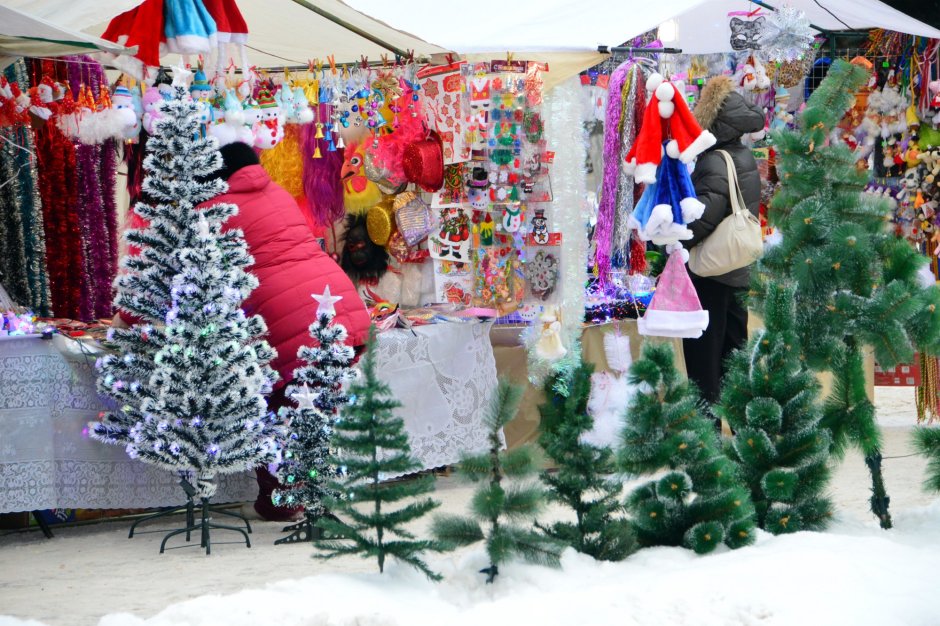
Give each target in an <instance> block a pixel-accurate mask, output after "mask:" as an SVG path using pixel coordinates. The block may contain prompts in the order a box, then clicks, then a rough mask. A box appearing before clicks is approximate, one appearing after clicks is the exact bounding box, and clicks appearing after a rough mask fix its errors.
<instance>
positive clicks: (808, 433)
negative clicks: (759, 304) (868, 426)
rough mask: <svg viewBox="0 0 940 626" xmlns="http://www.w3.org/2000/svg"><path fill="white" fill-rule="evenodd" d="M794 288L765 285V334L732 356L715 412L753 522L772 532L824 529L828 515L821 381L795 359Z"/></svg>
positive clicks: (827, 441)
mask: <svg viewBox="0 0 940 626" xmlns="http://www.w3.org/2000/svg"><path fill="white" fill-rule="evenodd" d="M794 315H795V314H794V310H793V289H792V288H788V287H785V286H783V285H777V284H773V285H768V287H767V293H766V296H765V299H764V316H765V317H764V323H765V324H766V328H765V329H764V330H761V331H759V332H757V333H756V334H755V335H754V336H753V337H752V338H751V340H750V341H749V342H748V344H747V347H746V348H745V349H743V350H738V351H736V352H734V353H733V354H732V356H731V359H730V362H729V366H728V371H727V373H726V374H725V377H724V381H723V383H722V391H721V401H720V402H719V404H718V405H717V406H716V407H715V411H716V412H717V413H718V414H719V415H720V416H721V417H723V418H724V419H726V420H727V421H728V424H729V425H730V426H731V429H732V431H733V432H734V433H735V435H734V438H733V440H732V444H731V446H729V450H728V452H729V455H730V456H731V458H732V459H734V460H735V461H736V462H737V464H738V467H739V468H740V470H741V475H742V477H743V478H744V482H745V483H746V484H747V486H748V488H749V489H750V490H751V499H752V500H753V502H754V508H755V510H756V511H757V524H758V525H759V526H760V527H761V528H763V529H765V530H768V531H770V532H772V533H774V534H782V533H792V532H797V531H800V530H821V529H823V528H825V527H826V524H827V523H828V522H829V519H830V516H831V514H832V503H831V502H830V501H829V499H828V498H827V497H826V496H825V494H824V491H825V489H826V486H827V484H828V482H829V464H828V462H829V447H830V444H831V442H832V439H831V436H830V434H829V431H828V430H827V429H825V428H823V427H821V426H820V424H819V423H820V420H821V419H822V411H821V410H820V407H819V406H818V404H817V400H818V396H819V383H818V382H817V380H816V377H815V375H813V373H812V372H811V371H809V370H808V369H807V368H806V365H805V364H804V363H803V361H801V360H800V350H799V340H798V338H797V334H796V331H795V329H794V327H793V322H794Z"/></svg>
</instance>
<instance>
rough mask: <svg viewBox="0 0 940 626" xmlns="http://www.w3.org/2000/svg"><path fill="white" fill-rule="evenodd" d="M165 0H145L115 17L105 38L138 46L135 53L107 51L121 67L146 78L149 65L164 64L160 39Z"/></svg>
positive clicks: (136, 76) (108, 57) (103, 37)
mask: <svg viewBox="0 0 940 626" xmlns="http://www.w3.org/2000/svg"><path fill="white" fill-rule="evenodd" d="M163 24H164V18H163V0H145V1H144V2H143V3H142V4H139V5H138V6H136V7H134V8H133V9H130V10H128V11H125V12H124V13H121V14H120V15H118V16H117V17H115V18H114V19H112V20H111V22H110V23H109V24H108V27H107V29H105V31H104V33H102V35H101V38H102V39H107V40H108V41H113V42H115V43H118V44H121V45H123V46H126V47H128V48H131V47H134V46H137V52H136V53H135V54H134V56H126V55H120V56H116V55H112V54H105V55H104V56H105V57H106V58H107V59H109V60H110V61H111V63H112V64H113V65H114V66H115V67H117V68H118V69H120V70H123V71H124V72H126V73H127V74H130V75H131V76H133V77H135V78H137V79H143V78H144V74H145V68H148V67H149V68H153V69H154V71H153V74H155V72H156V68H158V67H160V40H161V39H162V38H163Z"/></svg>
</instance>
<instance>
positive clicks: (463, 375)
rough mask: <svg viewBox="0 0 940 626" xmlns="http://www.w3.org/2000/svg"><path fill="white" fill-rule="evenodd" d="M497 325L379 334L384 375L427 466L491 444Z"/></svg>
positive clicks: (447, 326) (418, 454)
mask: <svg viewBox="0 0 940 626" xmlns="http://www.w3.org/2000/svg"><path fill="white" fill-rule="evenodd" d="M491 326H492V324H491V323H452V324H431V325H428V326H419V327H416V328H415V329H414V332H412V331H411V330H404V329H395V330H389V331H386V332H383V333H381V334H380V335H379V336H378V347H377V355H376V363H377V365H378V372H379V376H380V377H381V378H382V380H384V381H385V382H386V383H388V386H389V387H391V389H392V393H393V394H394V395H395V397H396V399H397V400H398V401H399V402H401V403H402V407H401V408H400V409H398V415H399V416H400V417H401V418H402V419H403V420H404V422H405V430H407V431H408V439H409V441H410V443H411V452H412V455H413V456H414V457H415V458H417V459H418V460H419V461H420V462H421V464H422V466H423V467H424V468H425V469H431V468H435V467H441V466H443V465H450V464H452V463H455V462H457V461H458V460H460V453H461V452H464V451H467V452H479V451H481V450H484V449H485V448H486V446H487V431H486V427H485V426H484V425H483V417H484V413H485V410H486V408H487V405H488V404H489V402H490V398H491V397H492V394H493V391H494V390H495V389H496V359H495V358H494V357H493V346H492V344H491V343H490V328H491Z"/></svg>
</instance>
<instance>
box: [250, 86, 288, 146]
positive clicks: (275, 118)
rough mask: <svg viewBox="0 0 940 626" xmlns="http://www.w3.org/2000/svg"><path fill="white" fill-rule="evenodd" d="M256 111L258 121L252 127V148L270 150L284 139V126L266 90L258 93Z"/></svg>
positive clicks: (275, 103) (272, 99) (276, 107)
mask: <svg viewBox="0 0 940 626" xmlns="http://www.w3.org/2000/svg"><path fill="white" fill-rule="evenodd" d="M258 111H259V113H258V120H257V121H256V122H254V124H253V126H252V134H253V135H254V146H255V148H259V149H261V150H270V149H271V148H273V147H274V146H276V145H277V144H279V143H280V142H281V140H282V139H283V138H284V126H283V119H282V117H281V109H280V107H279V106H278V104H277V101H275V99H274V98H273V97H272V96H271V92H270V91H268V90H267V89H262V90H261V91H260V92H259V93H258Z"/></svg>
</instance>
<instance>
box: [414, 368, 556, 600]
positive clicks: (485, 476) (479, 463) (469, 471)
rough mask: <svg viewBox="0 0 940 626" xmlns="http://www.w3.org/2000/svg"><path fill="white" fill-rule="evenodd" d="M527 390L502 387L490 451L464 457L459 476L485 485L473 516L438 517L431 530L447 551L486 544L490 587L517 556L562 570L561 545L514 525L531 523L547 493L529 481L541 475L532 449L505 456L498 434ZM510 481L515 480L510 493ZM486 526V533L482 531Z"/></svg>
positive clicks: (492, 412) (491, 421)
mask: <svg viewBox="0 0 940 626" xmlns="http://www.w3.org/2000/svg"><path fill="white" fill-rule="evenodd" d="M522 392H523V387H522V386H519V385H511V384H509V383H508V382H506V381H504V380H503V381H500V383H499V386H498V387H497V390H496V393H495V394H494V396H493V402H492V404H491V406H490V409H489V412H488V413H487V417H486V425H487V427H488V428H489V431H490V435H489V442H490V447H489V449H488V450H487V451H486V452H482V453H480V454H474V455H465V456H464V457H463V458H462V459H461V461H460V465H459V466H458V467H459V471H460V473H461V475H462V476H464V477H466V478H468V479H469V480H471V481H473V482H483V481H485V482H483V484H481V485H480V487H479V488H478V489H477V491H476V493H475V494H474V496H473V500H472V501H471V505H470V506H471V516H470V517H460V516H455V515H447V516H443V515H442V516H438V517H436V518H435V519H434V523H433V525H432V530H433V533H434V535H435V537H437V539H438V540H439V541H441V542H443V543H444V544H446V545H449V546H453V547H457V546H466V545H470V544H473V543H476V542H478V541H485V542H486V551H487V553H488V554H489V557H490V566H489V567H487V568H486V569H483V570H481V573H483V574H487V578H486V582H487V583H491V582H493V580H494V579H495V578H496V576H497V574H499V565H500V564H502V563H504V562H506V560H508V559H509V558H510V557H512V556H514V555H519V556H521V557H522V558H524V559H525V560H526V561H529V562H531V563H538V564H547V565H552V566H557V565H558V559H559V554H560V552H561V545H560V544H559V543H558V542H556V541H554V540H552V539H551V538H549V537H546V536H545V535H543V534H541V533H539V532H536V531H535V530H533V529H531V528H525V527H523V526H519V525H516V524H513V523H511V522H512V521H515V522H521V521H524V520H526V519H531V518H532V517H534V516H535V514H536V513H538V511H539V509H540V508H541V507H542V504H543V503H544V501H545V492H544V491H543V490H542V489H541V488H540V487H539V486H538V485H536V484H533V483H532V482H526V479H531V478H534V477H535V476H536V475H537V469H536V463H535V455H534V453H533V451H532V448H531V447H529V446H523V447H521V448H516V449H515V450H510V451H508V452H501V451H500V450H501V448H502V447H503V443H502V440H501V438H500V432H501V430H502V428H503V426H505V425H506V424H507V423H509V421H510V420H511V419H512V418H513V417H515V415H516V411H517V410H518V409H519V401H520V400H521V399H522ZM506 479H515V480H514V482H513V484H511V485H510V486H508V487H506V486H504V481H505V480H506ZM484 525H486V529H485V530H484Z"/></svg>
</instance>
